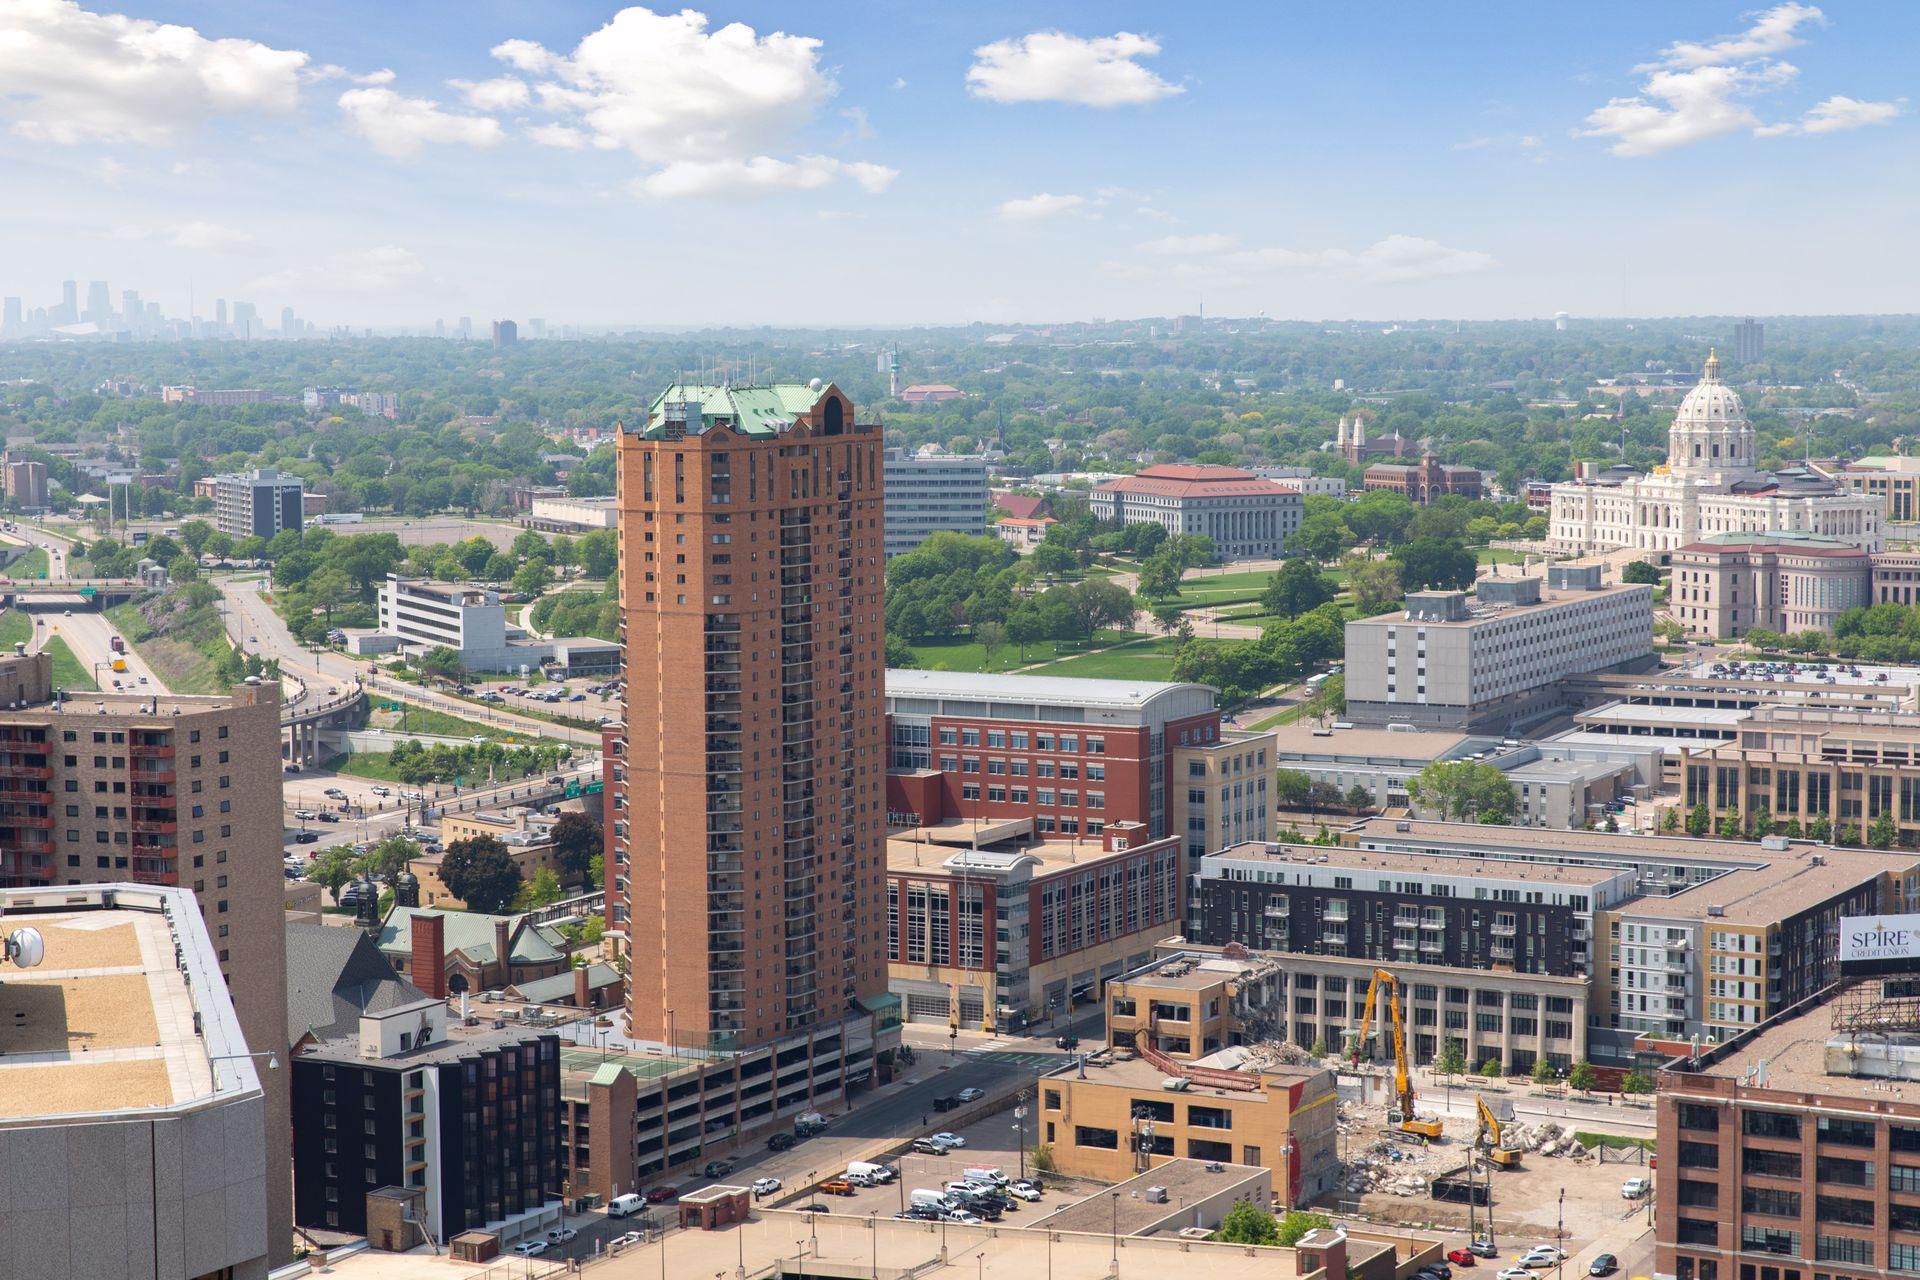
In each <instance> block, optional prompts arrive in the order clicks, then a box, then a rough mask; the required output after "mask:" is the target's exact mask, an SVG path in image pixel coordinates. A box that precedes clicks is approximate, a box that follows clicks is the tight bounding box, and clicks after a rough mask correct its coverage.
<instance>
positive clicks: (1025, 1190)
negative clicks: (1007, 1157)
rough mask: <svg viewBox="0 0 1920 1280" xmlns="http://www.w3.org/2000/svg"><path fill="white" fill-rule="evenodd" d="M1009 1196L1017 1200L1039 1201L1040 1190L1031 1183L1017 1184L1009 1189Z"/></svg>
mask: <svg viewBox="0 0 1920 1280" xmlns="http://www.w3.org/2000/svg"><path fill="white" fill-rule="evenodd" d="M1007 1194H1008V1195H1010V1196H1012V1197H1013V1198H1014V1199H1015V1200H1038V1199H1039V1198H1040V1188H1038V1187H1036V1186H1034V1185H1033V1184H1032V1183H1031V1182H1015V1183H1013V1184H1011V1185H1009V1186H1008V1187H1007Z"/></svg>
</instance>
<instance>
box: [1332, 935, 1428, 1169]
mask: <svg viewBox="0 0 1920 1280" xmlns="http://www.w3.org/2000/svg"><path fill="white" fill-rule="evenodd" d="M1382 985H1384V986H1385V987H1386V988H1387V1007H1388V1008H1389V1009H1390V1010H1391V1011H1392V1017H1393V1090H1394V1094H1395V1096H1396V1098H1397V1099H1398V1101H1399V1108H1398V1110H1393V1111H1389V1112H1388V1113H1387V1119H1388V1121H1390V1122H1392V1123H1395V1124H1397V1125H1398V1126H1399V1128H1400V1131H1401V1132H1402V1133H1412V1134H1417V1135H1419V1136H1420V1137H1422V1138H1438V1137H1439V1136H1440V1122H1439V1121H1438V1120H1422V1119H1420V1118H1419V1117H1418V1116H1416V1115H1415V1114H1414V1112H1413V1079H1412V1077H1411V1076H1409V1075H1408V1074H1407V1032H1406V1027H1405V1026H1404V1025H1403V1024H1402V1022H1401V1020H1400V980H1399V979H1398V978H1396V977H1394V976H1393V975H1392V974H1391V973H1388V972H1387V971H1386V970H1385V969H1375V970H1374V971H1373V981H1372V982H1371V983H1369V984H1368V985H1367V1005H1366V1011H1365V1012H1363V1013H1362V1014H1361V1015H1360V1039H1359V1040H1358V1041H1356V1042H1355V1043H1354V1046H1353V1060H1354V1061H1355V1062H1358V1061H1359V1060H1360V1046H1361V1045H1363V1044H1365V1043H1366V1042H1367V1034H1368V1033H1369V1032H1370V1031H1372V1030H1373V1006H1374V1001H1375V998H1376V997H1377V996H1378V995H1379V992H1380V988H1381V986H1382Z"/></svg>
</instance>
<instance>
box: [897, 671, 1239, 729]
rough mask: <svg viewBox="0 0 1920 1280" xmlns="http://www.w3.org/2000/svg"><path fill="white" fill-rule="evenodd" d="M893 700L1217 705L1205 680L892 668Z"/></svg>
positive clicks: (1188, 710)
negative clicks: (1187, 681)
mask: <svg viewBox="0 0 1920 1280" xmlns="http://www.w3.org/2000/svg"><path fill="white" fill-rule="evenodd" d="M887 699H888V702H889V703H890V704H891V703H893V702H894V701H895V700H897V699H926V700H932V701H938V702H970V703H984V704H992V705H997V706H1001V707H1006V708H1008V709H1009V710H1013V709H1018V708H1030V707H1038V706H1045V707H1075V708H1080V709H1082V710H1085V711H1093V712H1134V713H1142V714H1144V713H1145V712H1147V711H1148V710H1149V709H1150V708H1151V709H1152V710H1155V711H1161V710H1162V705H1161V704H1163V703H1164V704H1166V711H1167V713H1169V714H1172V715H1195V714H1198V713H1200V712H1203V711H1207V710H1210V709H1211V708H1212V707H1213V705H1214V690H1213V689H1212V688H1211V687H1210V686H1208V685H1204V684H1172V683H1167V682H1164V681H1156V680H1082V679H1078V678H1076V677H1073V676H1018V675H981V674H978V673H974V672H966V671H919V670H912V669H889V670H888V671H887ZM890 709H891V707H890ZM948 714H959V713H955V712H948ZM989 714H994V713H991V712H990V713H989ZM1010 718H1025V717H1024V716H1020V717H1010ZM1163 718H1164V717H1163Z"/></svg>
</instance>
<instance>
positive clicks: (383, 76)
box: [348, 67, 396, 85]
mask: <svg viewBox="0 0 1920 1280" xmlns="http://www.w3.org/2000/svg"><path fill="white" fill-rule="evenodd" d="M348 79H350V80H352V81H353V82H354V83H355V84H365V85H381V84H392V83H393V82H394V80H395V79H396V77H395V76H394V74H393V68H392V67H382V68H380V69H379V70H378V71H369V72H367V74H365V75H363V76H349V77H348Z"/></svg>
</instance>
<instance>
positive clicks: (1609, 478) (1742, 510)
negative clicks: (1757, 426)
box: [1547, 355, 1883, 556]
mask: <svg viewBox="0 0 1920 1280" xmlns="http://www.w3.org/2000/svg"><path fill="white" fill-rule="evenodd" d="M1753 456H1754V455H1753V427H1752V425H1751V424H1750V423H1749V422H1748V421H1747V415H1746V410H1745V409H1744V408H1742V407H1741V404H1740V397H1739V396H1737V395H1735V394H1734V392H1733V389H1732V388H1730V387H1728V386H1727V385H1726V384H1725V383H1723V382H1721V381H1720V361H1719V358H1718V357H1717V356H1713V355H1709V356H1708V357H1707V364H1706V368H1705V370H1704V371H1703V372H1702V373H1701V375H1700V383H1699V385H1698V386H1696V387H1694V389H1693V390H1691V391H1689V392H1688V393H1687V397H1686V399H1684V400H1682V401H1681V402H1680V410H1679V412H1678V413H1677V414H1675V415H1674V419H1673V427H1672V429H1671V431H1670V432H1669V433H1668V436H1667V463H1666V466H1664V467H1661V468H1656V469H1655V471H1654V474H1652V475H1641V474H1639V473H1638V472H1636V471H1633V470H1632V469H1631V468H1628V467H1625V466H1616V467H1610V468H1608V469H1607V470H1605V471H1604V472H1601V473H1600V474H1599V475H1597V476H1594V477H1590V478H1586V479H1581V480H1574V481H1570V482H1568V483H1564V484H1556V485H1554V486H1553V492H1552V500H1551V507H1550V512H1551V514H1550V516H1549V524H1548V535H1547V536H1548V544H1549V546H1550V547H1551V549H1553V550H1554V551H1558V552H1563V553H1567V554H1571V555H1588V554H1591V553H1593V552H1598V551H1611V550H1615V549H1617V548H1621V547H1629V548H1635V549H1639V550H1645V551H1652V552H1656V553H1659V554H1661V555H1663V556H1664V555H1665V554H1666V553H1668V552H1672V551H1675V550H1678V549H1679V548H1681V547H1684V546H1688V545H1689V544H1692V543H1696V542H1699V541H1701V540H1702V539H1704V538H1708V537H1711V536H1713V535H1716V534H1729V533H1799V534H1813V535H1817V536H1819V537H1823V538H1831V539H1833V540H1835V541H1838V542H1842V543H1845V544H1847V545H1849V546H1854V547H1858V548H1860V549H1861V550H1863V551H1868V552H1874V551H1879V550H1880V549H1881V545H1882V540H1881V529H1880V521H1881V511H1882V506H1883V503H1882V501H1881V500H1880V499H1879V498H1876V497H1874V496H1871V495H1868V494H1864V493H1855V492H1851V491H1849V490H1848V489H1847V488H1846V487H1845V486H1843V485H1840V484H1837V483H1836V482H1835V481H1833V480H1832V479H1831V478H1829V477H1827V476H1825V475H1821V474H1819V473H1818V472H1815V471H1810V470H1803V469H1800V468H1790V469H1788V470H1785V471H1780V472H1777V473H1775V472H1767V471H1761V470H1759V469H1758V468H1756V467H1755V466H1754V461H1753Z"/></svg>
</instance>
